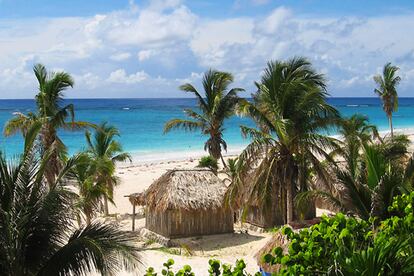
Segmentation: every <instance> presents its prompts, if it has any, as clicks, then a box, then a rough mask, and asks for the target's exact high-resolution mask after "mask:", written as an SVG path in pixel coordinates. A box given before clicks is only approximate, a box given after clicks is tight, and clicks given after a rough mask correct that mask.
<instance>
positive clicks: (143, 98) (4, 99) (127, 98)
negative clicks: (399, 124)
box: [0, 96, 414, 101]
mask: <svg viewBox="0 0 414 276" xmlns="http://www.w3.org/2000/svg"><path fill="white" fill-rule="evenodd" d="M240 98H247V99H251V97H240ZM327 98H328V99H329V98H342V99H355V98H360V99H363V98H365V99H366V98H377V99H379V97H378V96H368V97H363V96H357V97H348V96H328V97H327ZM398 98H399V99H412V98H414V96H413V97H398ZM34 99H35V98H0V101H6V100H7V101H10V100H11V101H13V100H17V101H18V100H34ZM159 99H164V100H172V99H197V98H196V97H125V98H121V97H116V98H111V97H108V98H106V97H100V98H70V97H67V98H66V97H65V98H64V99H63V100H159Z"/></svg>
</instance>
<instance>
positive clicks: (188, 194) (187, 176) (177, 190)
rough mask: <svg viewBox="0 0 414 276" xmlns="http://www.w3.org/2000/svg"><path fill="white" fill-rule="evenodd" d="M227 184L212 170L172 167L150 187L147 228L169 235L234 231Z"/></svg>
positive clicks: (186, 235)
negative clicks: (227, 199) (228, 205)
mask: <svg viewBox="0 0 414 276" xmlns="http://www.w3.org/2000/svg"><path fill="white" fill-rule="evenodd" d="M226 189H227V188H226V186H225V185H224V183H223V181H222V180H220V179H219V178H218V177H217V176H216V175H215V174H214V173H213V172H211V171H210V170H204V169H197V170H171V171H167V172H166V173H165V174H164V175H162V176H161V177H160V178H159V179H157V180H156V181H155V182H154V183H153V184H152V185H151V186H150V187H149V188H148V190H147V192H146V194H145V198H146V208H147V209H146V228H147V229H148V230H151V231H153V232H155V233H158V234H161V235H162V236H164V237H168V238H178V237H189V236H198V235H208V234H218V233H229V232H233V215H232V210H230V209H229V208H226V207H225V206H224V195H225V193H226Z"/></svg>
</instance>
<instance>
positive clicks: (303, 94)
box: [229, 57, 339, 222]
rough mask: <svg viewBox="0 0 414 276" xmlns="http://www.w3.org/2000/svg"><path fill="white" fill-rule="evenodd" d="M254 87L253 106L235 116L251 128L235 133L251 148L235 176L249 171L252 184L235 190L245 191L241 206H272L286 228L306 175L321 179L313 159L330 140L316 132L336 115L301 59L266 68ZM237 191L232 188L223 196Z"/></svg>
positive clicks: (323, 89)
mask: <svg viewBox="0 0 414 276" xmlns="http://www.w3.org/2000/svg"><path fill="white" fill-rule="evenodd" d="M256 86H257V89H258V90H257V92H256V93H255V94H254V95H252V96H253V102H248V101H244V102H242V103H241V104H240V114H242V115H247V116H249V117H251V118H252V119H253V120H254V121H255V122H256V124H257V128H256V129H255V128H249V127H246V126H242V127H241V130H242V133H243V134H244V135H245V136H248V137H250V138H251V139H252V142H251V143H250V144H249V145H248V146H247V148H246V149H245V150H244V151H243V152H242V154H241V155H240V160H239V161H240V162H241V163H243V164H244V165H243V166H242V167H243V168H242V169H241V172H240V173H241V174H244V175H248V174H250V172H252V171H253V172H254V178H253V182H252V183H243V181H241V184H240V185H242V186H244V188H242V189H244V190H248V193H247V199H246V200H247V202H256V203H259V204H261V205H262V206H269V204H271V203H273V204H274V202H272V201H274V200H276V201H277V203H278V204H279V205H281V206H279V209H280V210H283V212H285V214H286V216H285V218H284V221H285V222H291V221H292V220H293V219H294V212H293V198H294V197H295V194H296V193H297V192H298V191H303V190H306V189H307V186H308V183H309V180H310V172H311V170H313V171H315V173H317V174H319V175H323V174H324V170H323V167H322V166H321V164H320V162H319V160H318V157H319V156H328V154H327V153H326V152H325V150H326V149H327V148H329V147H330V146H333V144H334V139H332V138H329V137H327V136H325V135H323V134H322V133H321V132H322V131H327V130H329V128H330V127H331V126H332V125H333V123H334V122H335V121H336V120H337V118H338V116H339V115H338V112H337V110H336V109H335V108H334V107H332V106H331V105H329V104H328V103H327V101H326V97H327V95H328V94H327V92H326V85H325V78H324V77H323V75H321V74H318V73H316V71H315V70H314V69H313V67H312V65H311V63H310V62H309V61H308V60H306V59H305V58H302V57H298V58H292V59H290V60H288V61H271V62H269V63H268V65H267V68H266V69H265V70H264V73H263V75H262V79H261V80H260V82H258V83H256ZM240 185H237V184H235V185H232V186H231V188H230V191H229V194H232V192H231V190H232V189H233V188H234V189H236V188H237V189H239V188H240ZM238 186H239V187H238ZM233 194H234V195H235V196H237V193H233ZM283 199H286V202H285V203H284V202H283V201H284V200H283ZM282 205H283V206H282Z"/></svg>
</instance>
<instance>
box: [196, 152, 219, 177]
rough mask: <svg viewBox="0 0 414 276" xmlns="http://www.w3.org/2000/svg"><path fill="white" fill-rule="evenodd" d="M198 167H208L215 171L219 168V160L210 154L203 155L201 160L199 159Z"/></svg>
mask: <svg viewBox="0 0 414 276" xmlns="http://www.w3.org/2000/svg"><path fill="white" fill-rule="evenodd" d="M197 167H198V168H208V169H210V170H212V171H213V172H215V173H216V172H217V170H218V161H217V159H215V158H214V157H212V156H210V155H208V156H203V157H201V159H200V161H198V165H197Z"/></svg>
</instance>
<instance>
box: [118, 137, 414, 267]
mask: <svg viewBox="0 0 414 276" xmlns="http://www.w3.org/2000/svg"><path fill="white" fill-rule="evenodd" d="M404 133H405V134H407V135H409V138H410V140H411V141H412V142H414V134H413V132H411V131H410V132H408V131H404ZM180 154H181V155H180ZM182 154H183V153H178V154H177V158H175V160H174V159H171V160H160V161H147V162H145V161H142V160H139V159H137V158H135V159H134V161H133V164H122V165H120V166H119V167H118V168H117V176H118V177H119V178H120V180H121V184H120V185H119V186H118V187H116V190H115V195H114V202H115V204H116V206H113V205H112V206H110V212H111V214H114V217H115V218H116V220H117V221H118V222H119V223H120V225H122V228H124V229H125V230H131V218H130V214H131V213H132V206H131V204H130V202H129V200H128V198H127V197H125V196H126V195H129V194H132V193H137V192H142V191H144V190H145V189H146V188H148V187H149V186H150V185H151V184H152V182H153V181H154V180H155V179H157V178H158V177H160V176H161V175H162V174H163V173H165V172H166V171H167V170H170V169H176V168H179V169H186V168H194V167H195V166H196V165H197V164H198V160H199V157H200V155H199V154H198V155H194V157H188V155H187V157H185V158H183V157H182V156H183V155H182ZM233 154H234V153H233ZM230 157H235V155H227V156H226V158H230ZM140 211H142V210H138V213H140ZM324 212H325V210H321V209H318V210H317V215H318V216H320V215H321V214H322V213H324ZM144 226H145V218H144V217H143V216H142V214H141V215H140V214H138V215H137V219H136V232H137V239H139V234H138V232H139V229H140V228H141V227H144ZM235 228H236V230H235V233H234V234H226V235H215V236H206V237H203V238H193V239H188V240H186V241H185V242H184V243H185V247H187V248H190V251H191V252H188V250H186V249H181V250H180V249H165V248H162V246H160V245H157V244H151V245H148V246H145V249H144V251H143V253H142V256H143V262H144V266H145V267H148V266H152V267H154V268H155V269H156V271H161V269H162V264H163V263H164V262H165V261H166V260H167V259H169V258H172V259H174V261H175V262H176V263H175V265H174V267H175V268H176V269H178V268H181V267H182V266H183V265H184V264H189V265H190V266H191V267H192V268H193V270H194V271H195V272H196V275H207V269H208V260H209V259H211V258H217V259H219V260H221V261H224V262H226V263H230V264H234V263H235V261H236V260H237V259H244V260H245V261H246V263H247V271H249V272H251V273H254V272H256V271H257V270H258V266H257V265H256V261H255V260H254V257H253V256H254V254H255V253H256V252H257V251H258V250H259V249H260V248H261V247H263V246H264V244H265V243H266V242H267V241H268V239H269V238H270V237H271V233H258V232H254V231H251V230H249V231H248V233H247V234H246V233H240V228H239V227H235ZM141 244H143V242H141ZM143 246H144V245H143ZM168 252H169V253H168ZM138 274H139V275H142V271H141V272H138ZM122 275H129V274H128V273H122Z"/></svg>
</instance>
